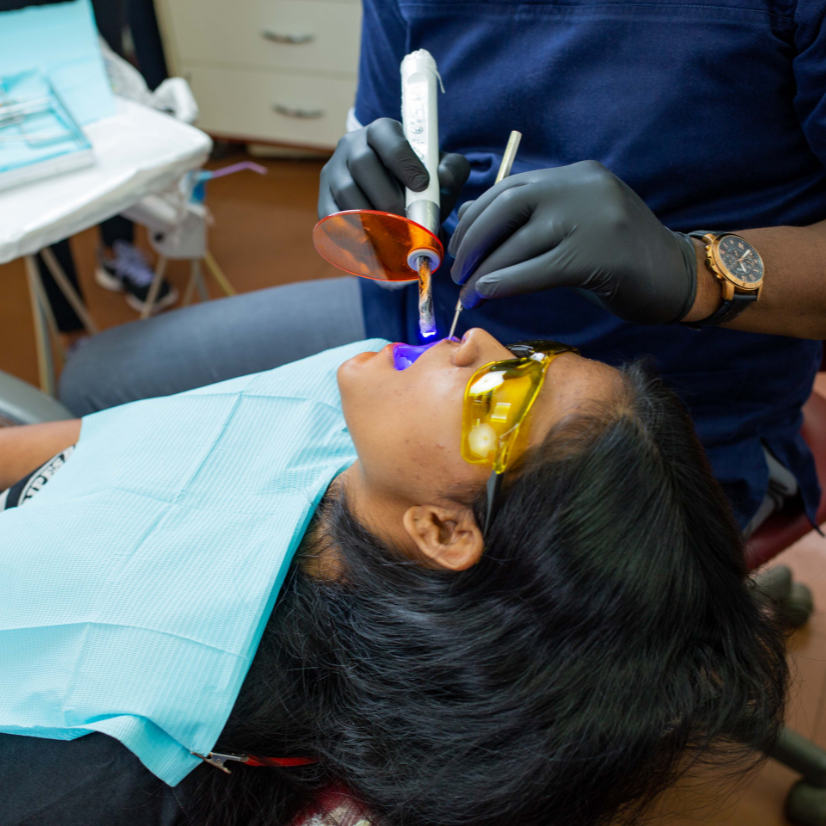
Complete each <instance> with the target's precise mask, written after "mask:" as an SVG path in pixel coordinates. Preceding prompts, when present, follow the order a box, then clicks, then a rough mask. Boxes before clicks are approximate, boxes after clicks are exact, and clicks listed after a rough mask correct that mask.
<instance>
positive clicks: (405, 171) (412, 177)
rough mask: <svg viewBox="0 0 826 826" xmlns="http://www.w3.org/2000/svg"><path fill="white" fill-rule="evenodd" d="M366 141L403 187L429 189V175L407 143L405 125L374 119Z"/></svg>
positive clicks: (394, 121) (385, 119)
mask: <svg viewBox="0 0 826 826" xmlns="http://www.w3.org/2000/svg"><path fill="white" fill-rule="evenodd" d="M367 144H368V145H369V146H370V148H371V149H373V150H374V151H375V152H376V154H377V155H378V156H379V158H380V159H381V162H382V163H383V164H384V165H385V166H386V167H387V168H388V169H389V170H390V171H391V172H392V173H393V175H395V176H396V178H398V179H399V181H400V182H401V184H402V185H403V186H406V187H407V188H408V189H412V190H413V191H414V192H421V191H422V190H424V189H427V185H428V183H429V182H430V175H428V174H427V170H426V169H425V167H424V164H423V163H422V162H421V161H420V160H419V156H418V155H417V154H416V153H415V152H414V151H413V147H412V146H411V145H410V144H409V143H408V141H407V138H405V136H404V128H403V127H402V125H401V124H400V123H399V122H398V121H397V120H392V119H391V118H379V120H375V121H373V122H372V123H371V124H370V125H369V126H368V127H367Z"/></svg>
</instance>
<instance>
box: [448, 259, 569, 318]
mask: <svg viewBox="0 0 826 826" xmlns="http://www.w3.org/2000/svg"><path fill="white" fill-rule="evenodd" d="M566 257H567V256H566V255H565V254H564V253H563V255H560V250H559V248H554V249H552V250H549V251H548V252H545V253H542V254H541V255H538V256H536V257H535V258H530V259H527V260H523V261H521V262H520V263H518V264H514V265H513V266H510V267H505V268H504V269H501V270H496V271H495V272H488V273H487V274H485V275H481V274H479V275H477V274H476V273H474V275H473V277H472V278H470V279H469V280H468V282H467V284H465V286H464V287H463V288H462V292H461V293H460V295H459V297H460V299H461V301H462V305H463V306H464V307H465V309H468V310H470V309H473V308H474V307H478V306H479V305H480V304H482V303H483V302H485V301H487V300H488V299H491V298H509V297H510V296H514V295H525V294H526V293H533V292H538V291H540V290H550V289H553V288H554V287H571V286H578V285H579V283H580V281H581V280H582V279H581V278H580V277H579V276H578V274H577V273H576V272H574V271H573V270H572V269H570V268H568V267H566V266H565V258H566Z"/></svg>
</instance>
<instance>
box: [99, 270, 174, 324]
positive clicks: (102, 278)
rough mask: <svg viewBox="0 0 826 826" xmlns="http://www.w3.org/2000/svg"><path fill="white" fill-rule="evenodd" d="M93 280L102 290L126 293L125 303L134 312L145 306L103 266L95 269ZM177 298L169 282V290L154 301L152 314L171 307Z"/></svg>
mask: <svg viewBox="0 0 826 826" xmlns="http://www.w3.org/2000/svg"><path fill="white" fill-rule="evenodd" d="M95 281H96V282H97V284H98V286H100V287H103V289H104V290H109V292H111V293H126V303H127V304H128V305H129V306H130V307H131V308H132V309H133V310H135V311H136V312H138V313H142V312H143V311H144V308H145V307H146V302H145V301H141V300H140V299H139V298H138V297H137V296H135V295H133V294H132V293H130V292H126V288H125V287H124V286H123V284H121V282H120V280H119V279H117V278H115V277H114V276H113V275H109V273H108V272H106V270H104V269H103V267H97V268H96V269H95ZM177 300H178V291H177V290H176V289H175V287H173V286H172V285H171V284H170V285H169V292H168V293H167V294H166V295H165V296H164V297H163V298H159V299H158V300H157V301H156V302H155V306H154V307H152V313H153V315H154V314H155V313H159V312H160V311H161V310H165V309H166V308H167V307H171V306H172V305H173V304H174V303H175V302H176V301H177Z"/></svg>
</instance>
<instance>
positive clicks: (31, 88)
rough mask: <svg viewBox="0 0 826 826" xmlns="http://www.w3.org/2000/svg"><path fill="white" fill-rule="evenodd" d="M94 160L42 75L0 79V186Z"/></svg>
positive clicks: (60, 171) (32, 178) (50, 175)
mask: <svg viewBox="0 0 826 826" xmlns="http://www.w3.org/2000/svg"><path fill="white" fill-rule="evenodd" d="M94 162H95V157H94V152H93V149H92V144H91V143H90V142H89V139H88V138H87V137H86V135H85V134H84V132H83V130H82V129H81V128H80V126H79V125H78V123H77V122H76V121H75V119H74V118H73V117H72V114H71V112H70V111H69V110H68V109H67V108H66V106H65V105H64V104H63V101H62V100H61V99H60V97H59V96H58V94H57V93H56V92H55V90H54V88H53V87H52V85H51V83H50V82H49V80H48V78H47V77H46V76H44V75H43V74H41V73H40V72H37V71H29V72H22V73H20V74H17V75H9V76H6V77H0V190H4V189H10V188H11V187H15V186H20V185H21V184H26V183H30V182H32V181H36V180H39V179H41V178H49V177H52V176H53V175H60V174H62V173H64V172H70V171H72V170H74V169H80V168H82V167H86V166H91V165H92V164H93V163H94Z"/></svg>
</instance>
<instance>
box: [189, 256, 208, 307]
mask: <svg viewBox="0 0 826 826" xmlns="http://www.w3.org/2000/svg"><path fill="white" fill-rule="evenodd" d="M192 266H193V267H194V268H195V272H196V274H197V275H196V278H195V285H196V286H197V287H198V295H199V296H200V297H201V301H202V302H204V303H206V302H207V301H209V291H208V290H207V286H206V282H205V281H204V273H203V270H201V262H200V261H193V262H192Z"/></svg>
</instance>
